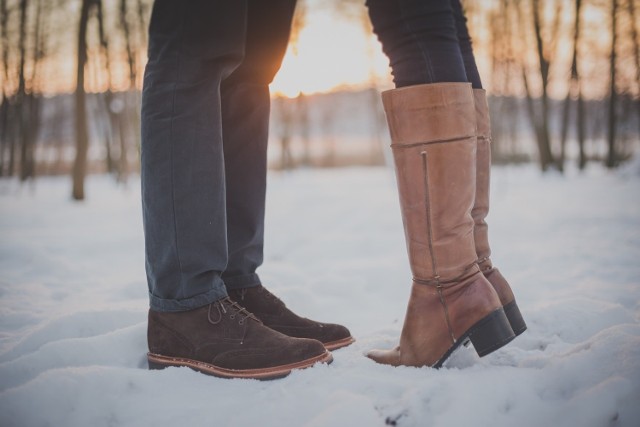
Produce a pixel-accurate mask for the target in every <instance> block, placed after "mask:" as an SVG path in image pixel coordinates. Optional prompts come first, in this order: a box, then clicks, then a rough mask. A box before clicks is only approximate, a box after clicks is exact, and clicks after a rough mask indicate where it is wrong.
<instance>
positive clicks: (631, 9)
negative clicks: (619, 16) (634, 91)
mask: <svg viewBox="0 0 640 427" xmlns="http://www.w3.org/2000/svg"><path fill="white" fill-rule="evenodd" d="M634 4H635V0H627V12H628V13H629V18H631V39H632V40H631V41H632V44H633V60H634V64H635V66H636V86H637V88H638V96H637V98H636V100H635V105H636V112H637V114H638V126H639V127H638V130H639V133H640V38H639V37H638V28H637V25H638V19H637V17H636V8H635V6H634Z"/></svg>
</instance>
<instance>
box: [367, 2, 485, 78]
mask: <svg viewBox="0 0 640 427" xmlns="http://www.w3.org/2000/svg"><path fill="white" fill-rule="evenodd" d="M366 3H367V7H368V8H369V17H370V18H371V23H372V25H373V31H374V32H375V33H376V35H377V36H378V39H379V40H380V43H382V49H383V51H384V53H385V54H386V55H387V56H388V57H389V63H390V65H391V71H392V74H393V81H394V83H395V85H396V87H403V86H411V85H417V84H424V83H438V82H471V84H472V86H473V88H476V89H480V88H482V83H481V82H480V75H479V74H478V69H477V67H476V62H475V58H474V56H473V49H472V47H471V38H470V37H469V32H468V30H467V24H466V18H465V17H464V13H463V11H462V6H461V4H460V0H367V2H366Z"/></svg>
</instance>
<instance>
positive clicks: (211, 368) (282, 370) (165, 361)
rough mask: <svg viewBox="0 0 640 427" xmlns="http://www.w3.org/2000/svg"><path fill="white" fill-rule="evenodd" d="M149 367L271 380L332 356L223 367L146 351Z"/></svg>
mask: <svg viewBox="0 0 640 427" xmlns="http://www.w3.org/2000/svg"><path fill="white" fill-rule="evenodd" d="M147 358H148V360H149V369H164V368H168V367H171V366H177V367H180V366H186V367H188V368H191V369H193V370H195V371H198V372H202V373H203V374H207V375H213V376H215V377H220V378H252V379H257V380H272V379H276V378H283V377H286V376H287V375H289V374H290V373H291V371H292V370H294V369H304V368H309V367H311V366H313V365H315V364H316V363H331V362H332V361H333V356H331V353H329V352H328V351H325V352H324V353H323V354H321V355H318V356H316V357H312V358H310V359H306V360H302V361H300V362H296V363H289V364H287V365H280V366H273V367H270V368H261V369H225V368H221V367H219V366H215V365H212V364H210V363H205V362H200V361H198V360H192V359H184V358H179V357H167V356H162V355H159V354H154V353H147Z"/></svg>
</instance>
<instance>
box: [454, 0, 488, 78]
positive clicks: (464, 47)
mask: <svg viewBox="0 0 640 427" xmlns="http://www.w3.org/2000/svg"><path fill="white" fill-rule="evenodd" d="M450 1H451V9H452V11H453V18H454V20H455V23H456V32H457V33H458V43H459V45H460V54H461V55H462V61H463V62H464V69H465V72H466V74H467V81H468V82H470V83H471V86H472V87H473V88H474V89H482V82H481V81H480V73H478V67H477V65H476V58H475V56H474V55H473V47H472V44H471V36H469V30H468V29H467V18H466V17H465V15H464V12H463V10H462V4H460V0H450Z"/></svg>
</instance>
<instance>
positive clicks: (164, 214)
mask: <svg viewBox="0 0 640 427" xmlns="http://www.w3.org/2000/svg"><path fill="white" fill-rule="evenodd" d="M294 7H295V0H269V1H263V0H156V2H155V3H154V6H153V12H152V16H151V22H150V27H149V61H148V63H147V66H146V70H145V76H144V84H143V95H142V153H141V157H142V172H141V175H142V208H143V219H144V231H145V256H146V271H147V282H148V286H149V296H150V305H151V308H152V309H154V310H158V311H180V310H189V309H192V308H197V307H199V306H202V305H206V304H208V303H210V302H213V301H216V300H218V299H220V298H223V297H225V296H226V295H227V288H242V287H250V286H257V285H259V284H260V279H259V277H258V276H257V274H256V268H257V267H258V266H259V265H260V264H261V263H262V249H263V237H264V205H265V200H264V199H265V188H266V165H267V158H266V149H267V137H268V124H269V88H268V84H269V83H270V82H271V81H272V80H273V77H274V76H275V74H276V72H277V70H278V69H279V67H280V63H281V61H282V57H283V56H284V53H285V50H286V46H287V41H288V38H289V32H290V27H291V19H292V16H293V11H294Z"/></svg>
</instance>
